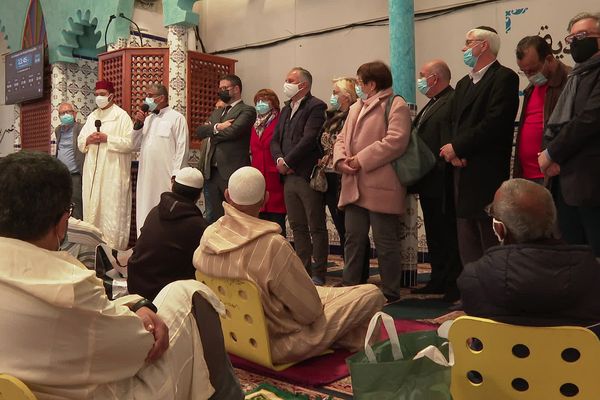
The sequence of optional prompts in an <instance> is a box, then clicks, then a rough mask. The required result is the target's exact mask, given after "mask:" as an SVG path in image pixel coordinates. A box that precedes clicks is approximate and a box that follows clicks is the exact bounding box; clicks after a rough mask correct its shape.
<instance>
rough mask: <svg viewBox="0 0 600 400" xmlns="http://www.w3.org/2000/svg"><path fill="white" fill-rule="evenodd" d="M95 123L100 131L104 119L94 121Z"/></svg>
mask: <svg viewBox="0 0 600 400" xmlns="http://www.w3.org/2000/svg"><path fill="white" fill-rule="evenodd" d="M94 125H96V132H100V127H101V126H102V121H100V120H99V119H97V120H96V122H94Z"/></svg>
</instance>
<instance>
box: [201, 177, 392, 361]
mask: <svg viewBox="0 0 600 400" xmlns="http://www.w3.org/2000/svg"><path fill="white" fill-rule="evenodd" d="M225 198H226V199H227V203H225V202H224V203H223V207H224V209H225V215H224V216H223V217H221V218H219V219H218V220H217V221H216V222H215V223H214V224H212V225H209V227H208V228H206V230H205V231H204V235H203V236H202V239H200V247H198V249H197V250H196V252H195V253H194V260H193V262H194V267H196V269H197V270H199V271H201V272H202V273H204V274H205V275H208V276H215V277H220V278H232V279H245V280H249V281H252V282H254V283H255V284H256V286H257V287H258V288H259V291H260V293H261V301H262V306H263V310H264V313H265V317H266V319H267V326H268V331H269V338H270V342H271V355H272V358H273V362H274V363H276V364H283V363H288V362H295V361H301V360H304V359H307V358H310V357H314V356H317V355H320V354H322V353H323V352H324V351H325V350H327V349H329V348H346V349H349V350H351V351H357V350H359V349H360V348H361V347H362V345H364V339H365V334H366V330H367V326H368V324H369V321H370V320H371V318H372V317H373V315H374V314H375V313H376V312H377V311H380V310H381V308H382V307H383V304H384V302H385V297H384V296H383V293H382V292H381V291H380V290H379V289H378V288H377V287H376V286H375V285H357V286H352V287H343V288H333V287H315V285H314V283H313V282H312V280H311V278H310V276H308V273H307V272H306V269H305V268H304V265H303V264H302V261H300V258H298V256H297V255H296V253H295V252H294V249H292V246H290V244H289V243H288V242H287V241H286V240H285V238H283V236H281V235H280V233H279V232H280V231H281V228H280V227H279V225H278V224H276V223H274V222H270V221H264V220H261V219H259V218H258V213H259V212H260V209H261V207H262V205H263V204H264V202H265V201H266V200H267V199H268V193H267V192H266V191H265V180H264V177H263V175H262V174H261V173H260V171H258V170H257V169H255V168H253V167H242V168H240V169H238V170H237V171H236V172H234V173H233V174H232V175H231V177H230V178H229V183H228V188H227V189H226V191H225Z"/></svg>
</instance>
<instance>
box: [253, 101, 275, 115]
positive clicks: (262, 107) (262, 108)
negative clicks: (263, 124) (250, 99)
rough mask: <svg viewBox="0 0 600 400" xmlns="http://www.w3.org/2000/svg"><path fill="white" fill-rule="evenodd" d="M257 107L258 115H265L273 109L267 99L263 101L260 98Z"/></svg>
mask: <svg viewBox="0 0 600 400" xmlns="http://www.w3.org/2000/svg"><path fill="white" fill-rule="evenodd" d="M255 108H256V112H257V113H258V115H264V114H266V113H268V112H269V111H270V110H271V107H270V106H269V103H267V102H266V101H262V100H259V101H258V103H256V106H255Z"/></svg>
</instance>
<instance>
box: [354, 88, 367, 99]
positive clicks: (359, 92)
mask: <svg viewBox="0 0 600 400" xmlns="http://www.w3.org/2000/svg"><path fill="white" fill-rule="evenodd" d="M354 91H355V92H356V95H357V96H358V97H359V98H360V99H361V100H366V99H367V98H368V96H367V95H366V94H365V92H363V90H362V88H361V87H360V86H359V85H354Z"/></svg>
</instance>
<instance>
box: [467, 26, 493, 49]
mask: <svg viewBox="0 0 600 400" xmlns="http://www.w3.org/2000/svg"><path fill="white" fill-rule="evenodd" d="M469 34H472V35H473V36H474V37H475V39H479V40H485V41H486V42H488V45H489V46H490V50H491V51H492V53H493V54H494V55H495V56H497V55H498V53H499V52H500V36H498V34H497V33H495V32H492V31H489V30H487V29H481V28H475V29H471V30H470V31H469V32H467V36H468V35H469Z"/></svg>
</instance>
